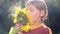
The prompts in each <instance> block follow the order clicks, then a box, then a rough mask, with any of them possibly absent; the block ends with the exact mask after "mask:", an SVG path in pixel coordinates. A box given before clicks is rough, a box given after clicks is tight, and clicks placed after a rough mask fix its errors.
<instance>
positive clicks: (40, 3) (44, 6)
mask: <svg viewBox="0 0 60 34" xmlns="http://www.w3.org/2000/svg"><path fill="white" fill-rule="evenodd" d="M30 3H31V4H32V5H34V6H35V7H36V8H37V9H39V10H44V11H45V12H46V15H45V16H44V17H43V20H45V19H46V17H47V16H48V10H47V4H46V3H45V1H44V2H43V1H38V0H34V1H30V2H28V3H27V4H26V6H27V5H29V4H30Z"/></svg>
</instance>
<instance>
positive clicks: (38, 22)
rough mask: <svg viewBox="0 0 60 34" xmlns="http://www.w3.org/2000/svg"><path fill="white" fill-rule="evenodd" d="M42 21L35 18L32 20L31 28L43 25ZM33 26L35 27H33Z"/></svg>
mask: <svg viewBox="0 0 60 34" xmlns="http://www.w3.org/2000/svg"><path fill="white" fill-rule="evenodd" d="M44 25H45V24H44V22H42V21H41V20H37V21H36V22H34V24H33V25H32V26H31V30H34V29H37V28H39V27H41V26H44ZM34 26H35V27H34Z"/></svg>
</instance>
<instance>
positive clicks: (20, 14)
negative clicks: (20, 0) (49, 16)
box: [14, 7, 33, 32]
mask: <svg viewBox="0 0 60 34" xmlns="http://www.w3.org/2000/svg"><path fill="white" fill-rule="evenodd" d="M14 15H15V16H14V23H17V21H19V22H20V23H21V24H22V26H21V27H20V28H21V29H20V30H22V31H25V32H28V31H29V29H30V26H31V25H32V24H33V22H32V21H31V20H30V15H29V13H28V12H27V10H26V8H24V9H21V8H20V7H17V10H16V11H15V14H14Z"/></svg>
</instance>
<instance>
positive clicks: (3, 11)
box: [0, 0, 60, 34]
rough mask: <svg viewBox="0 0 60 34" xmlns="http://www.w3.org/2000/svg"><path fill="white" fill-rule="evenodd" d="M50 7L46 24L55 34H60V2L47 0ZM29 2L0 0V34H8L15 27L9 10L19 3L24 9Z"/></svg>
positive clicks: (23, 0) (25, 0)
mask: <svg viewBox="0 0 60 34" xmlns="http://www.w3.org/2000/svg"><path fill="white" fill-rule="evenodd" d="M45 1H46V3H47V6H48V11H49V17H48V18H49V19H48V20H47V21H46V22H45V24H46V25H47V26H49V27H50V28H51V29H52V32H53V34H60V0H45ZM26 2H27V0H0V34H8V32H9V29H10V27H11V26H13V25H14V23H13V20H12V18H11V16H10V17H9V15H10V13H11V11H9V8H10V7H11V6H12V5H14V4H15V3H19V5H20V7H22V8H24V7H25V3H26Z"/></svg>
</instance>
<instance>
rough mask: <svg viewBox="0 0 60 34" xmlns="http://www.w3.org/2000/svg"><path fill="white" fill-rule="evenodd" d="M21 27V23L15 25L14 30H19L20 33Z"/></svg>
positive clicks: (19, 33)
mask: <svg viewBox="0 0 60 34" xmlns="http://www.w3.org/2000/svg"><path fill="white" fill-rule="evenodd" d="M20 26H21V23H19V22H18V23H16V24H15V26H14V28H15V29H16V30H17V31H19V30H20ZM17 34H22V33H21V32H17Z"/></svg>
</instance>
